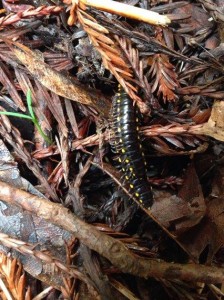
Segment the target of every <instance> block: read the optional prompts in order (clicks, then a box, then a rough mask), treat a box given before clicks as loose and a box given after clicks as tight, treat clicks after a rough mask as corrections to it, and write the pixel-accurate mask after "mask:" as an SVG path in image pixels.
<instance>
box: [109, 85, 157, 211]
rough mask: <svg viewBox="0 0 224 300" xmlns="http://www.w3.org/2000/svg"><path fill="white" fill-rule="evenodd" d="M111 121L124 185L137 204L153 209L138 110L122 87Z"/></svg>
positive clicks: (114, 105) (114, 102) (115, 101)
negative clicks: (140, 134)
mask: <svg viewBox="0 0 224 300" xmlns="http://www.w3.org/2000/svg"><path fill="white" fill-rule="evenodd" d="M112 118H113V120H112V126H113V130H114V135H115V141H114V146H115V151H116V153H117V154H118V156H119V157H118V161H119V164H120V166H121V169H122V172H123V174H124V180H125V184H126V186H127V188H128V189H129V191H130V194H131V195H132V197H133V198H134V199H135V201H137V202H138V203H140V204H141V205H142V206H143V207H145V208H148V209H150V207H151V205H152V201H153V195H152V191H151V189H150V187H149V184H148V182H147V176H146V167H145V159H144V153H143V151H142V145H141V140H140V136H139V133H138V131H139V128H138V122H139V121H138V118H137V113H136V108H135V107H134V105H133V101H132V100H131V99H130V98H129V96H128V95H127V94H126V93H125V92H124V90H123V89H121V88H119V91H118V94H117V97H116V98H115V99H114V101H113V106H112Z"/></svg>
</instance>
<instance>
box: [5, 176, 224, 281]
mask: <svg viewBox="0 0 224 300" xmlns="http://www.w3.org/2000/svg"><path fill="white" fill-rule="evenodd" d="M0 198H1V199H2V201H5V202H7V203H11V204H14V205H18V206H20V207H22V208H23V209H26V210H27V211H29V212H31V213H34V214H36V215H37V216H39V217H40V218H43V219H45V220H47V221H50V222H52V223H53V224H55V225H57V226H60V227H62V228H64V229H65V230H67V231H69V232H71V233H72V234H73V235H74V236H75V237H76V238H78V239H80V241H81V242H82V243H83V244H85V245H86V246H88V247H89V248H90V249H92V250H94V251H96V252H98V253H99V254H101V255H102V256H104V257H105V258H107V259H108V260H109V261H110V262H111V263H112V264H113V265H114V266H116V267H117V268H119V269H120V270H121V271H122V272H125V273H129V274H132V275H136V276H140V277H144V278H148V277H155V278H165V279H174V278H178V279H179V280H186V281H200V282H205V283H222V282H223V281H224V270H223V269H222V268H217V267H208V266H203V265H197V264H186V265H181V264H175V263H167V262H163V261H156V260H150V259H145V258H140V257H138V256H136V255H134V254H133V253H132V252H130V251H129V250H128V249H127V248H126V247H125V245H124V244H123V243H122V242H120V241H117V240H115V239H113V238H112V237H110V236H107V235H105V234H103V233H101V232H99V231H98V230H97V229H96V228H95V227H93V226H92V225H89V224H87V223H85V222H83V221H82V220H80V219H79V218H78V217H77V216H75V215H73V214H71V212H69V211H68V209H66V208H64V207H63V206H62V205H60V204H56V203H51V202H50V201H47V200H44V199H41V198H39V197H37V196H35V195H31V194H29V193H27V192H25V191H22V190H20V189H17V188H15V187H12V186H10V185H8V184H6V183H4V182H1V181H0ZM90 237H91V238H90Z"/></svg>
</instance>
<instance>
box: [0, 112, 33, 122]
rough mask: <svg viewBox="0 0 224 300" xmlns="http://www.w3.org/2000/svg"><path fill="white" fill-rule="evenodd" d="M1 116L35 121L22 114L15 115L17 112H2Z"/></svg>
mask: <svg viewBox="0 0 224 300" xmlns="http://www.w3.org/2000/svg"><path fill="white" fill-rule="evenodd" d="M0 115H6V116H10V117H17V118H22V119H28V120H31V121H32V120H33V118H32V117H31V116H28V115H24V114H20V113H15V112H10V111H0Z"/></svg>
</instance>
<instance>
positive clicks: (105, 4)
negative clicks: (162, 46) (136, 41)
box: [81, 0, 171, 26]
mask: <svg viewBox="0 0 224 300" xmlns="http://www.w3.org/2000/svg"><path fill="white" fill-rule="evenodd" d="M81 4H84V5H87V6H91V7H94V8H97V9H99V10H103V11H107V12H110V13H114V14H118V15H119V16H123V17H127V18H132V19H135V20H139V21H143V22H146V23H149V24H152V25H161V26H167V25H168V24H170V23H171V20H170V19H169V18H168V17H167V16H165V15H164V16H162V15H160V14H158V13H156V12H154V11H150V10H146V9H143V8H139V7H135V6H131V5H128V4H124V3H120V2H116V1H111V0H104V1H102V0H81Z"/></svg>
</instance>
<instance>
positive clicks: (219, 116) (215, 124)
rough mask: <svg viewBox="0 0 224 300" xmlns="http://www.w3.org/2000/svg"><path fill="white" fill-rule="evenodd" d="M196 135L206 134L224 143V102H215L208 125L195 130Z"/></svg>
mask: <svg viewBox="0 0 224 300" xmlns="http://www.w3.org/2000/svg"><path fill="white" fill-rule="evenodd" d="M194 133H195V134H204V135H208V136H211V137H213V138H214V139H216V140H219V141H222V142H224V102H223V101H215V102H214V104H213V107H212V112H211V116H210V118H209V120H208V122H207V123H205V124H204V125H203V126H201V127H199V128H198V129H195V130H194Z"/></svg>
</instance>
